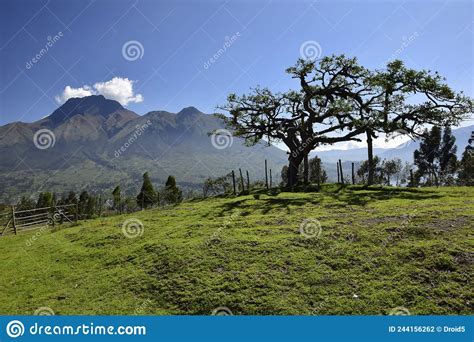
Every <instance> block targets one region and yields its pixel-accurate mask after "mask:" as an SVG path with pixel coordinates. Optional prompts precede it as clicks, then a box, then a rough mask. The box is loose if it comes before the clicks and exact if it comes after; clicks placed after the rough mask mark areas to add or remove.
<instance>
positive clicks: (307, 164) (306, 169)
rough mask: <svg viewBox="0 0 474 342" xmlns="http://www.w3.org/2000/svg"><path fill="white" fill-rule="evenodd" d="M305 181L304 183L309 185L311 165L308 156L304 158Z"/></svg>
mask: <svg viewBox="0 0 474 342" xmlns="http://www.w3.org/2000/svg"><path fill="white" fill-rule="evenodd" d="M303 162H304V164H303V166H304V168H303V181H304V184H308V183H309V163H308V155H307V154H305V156H304V159H303Z"/></svg>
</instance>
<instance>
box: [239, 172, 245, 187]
mask: <svg viewBox="0 0 474 342" xmlns="http://www.w3.org/2000/svg"><path fill="white" fill-rule="evenodd" d="M239 173H240V186H241V187H242V192H244V191H245V187H244V177H243V176H242V169H241V168H240V167H239Z"/></svg>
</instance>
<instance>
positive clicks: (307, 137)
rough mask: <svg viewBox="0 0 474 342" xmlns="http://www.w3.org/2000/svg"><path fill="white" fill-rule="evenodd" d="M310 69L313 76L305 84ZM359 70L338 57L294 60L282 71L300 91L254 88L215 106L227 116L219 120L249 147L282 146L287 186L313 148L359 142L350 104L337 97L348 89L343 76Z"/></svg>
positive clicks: (355, 65)
mask: <svg viewBox="0 0 474 342" xmlns="http://www.w3.org/2000/svg"><path fill="white" fill-rule="evenodd" d="M316 65H318V67H316ZM311 70H318V72H317V73H315V74H314V75H312V76H311V78H310V79H307V77H306V76H308V74H309V73H311ZM359 70H361V69H360V67H359V65H358V64H357V63H356V61H355V60H353V59H352V60H351V59H346V58H343V57H341V58H324V59H323V60H322V61H320V62H316V61H304V60H299V61H298V63H297V64H296V66H294V67H292V68H289V69H287V72H288V73H289V74H290V75H292V77H294V78H299V79H300V86H301V89H300V90H298V91H289V92H286V93H276V94H275V93H273V92H271V91H270V90H269V89H261V88H256V89H254V90H253V91H252V92H251V93H250V94H248V95H242V96H237V95H235V94H231V95H229V96H228V99H227V104H226V105H224V106H221V107H220V108H221V109H223V110H226V111H228V112H229V113H230V117H226V116H224V115H221V116H220V117H222V118H223V120H224V121H225V122H226V123H227V125H228V127H229V128H231V129H233V131H234V134H235V135H237V136H240V137H243V138H245V140H246V142H247V144H249V145H254V144H257V143H258V142H260V141H261V140H262V139H264V140H265V141H266V143H268V144H271V143H273V142H283V143H284V144H285V145H286V146H287V148H288V150H289V152H288V182H287V185H288V186H289V187H291V186H293V185H295V184H296V183H297V180H298V166H299V165H300V163H301V162H302V161H303V160H304V159H305V158H306V157H307V155H308V154H309V152H310V151H311V150H313V149H314V148H315V147H316V146H318V145H321V144H333V143H336V142H341V141H348V140H358V141H360V139H359V138H357V135H359V134H360V133H362V132H363V130H362V129H359V128H354V116H353V108H352V101H351V100H348V99H346V98H344V97H342V96H337V93H338V91H340V89H342V88H347V89H351V87H353V85H352V84H351V83H352V81H351V80H350V78H348V77H347V75H348V74H350V73H354V74H357V73H358V72H359Z"/></svg>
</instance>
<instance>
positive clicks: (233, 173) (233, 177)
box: [232, 170, 236, 195]
mask: <svg viewBox="0 0 474 342" xmlns="http://www.w3.org/2000/svg"><path fill="white" fill-rule="evenodd" d="M232 183H233V184H234V195H236V192H235V172H234V170H232Z"/></svg>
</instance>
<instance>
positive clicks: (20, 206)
mask: <svg viewBox="0 0 474 342" xmlns="http://www.w3.org/2000/svg"><path fill="white" fill-rule="evenodd" d="M15 208H16V210H17V211H20V210H30V209H34V208H35V201H33V200H32V199H31V198H30V197H28V196H22V197H21V198H20V200H19V201H18V203H17V204H16V205H15Z"/></svg>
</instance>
